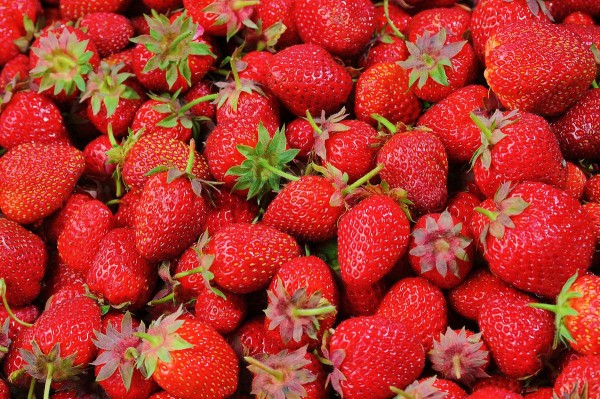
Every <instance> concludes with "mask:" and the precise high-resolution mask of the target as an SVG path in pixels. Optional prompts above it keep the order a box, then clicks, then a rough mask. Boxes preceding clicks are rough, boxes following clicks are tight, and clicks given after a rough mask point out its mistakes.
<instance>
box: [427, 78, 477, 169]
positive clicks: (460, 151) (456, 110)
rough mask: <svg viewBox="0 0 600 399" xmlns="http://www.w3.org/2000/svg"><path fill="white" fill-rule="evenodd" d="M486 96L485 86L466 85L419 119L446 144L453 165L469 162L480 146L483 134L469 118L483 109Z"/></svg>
mask: <svg viewBox="0 0 600 399" xmlns="http://www.w3.org/2000/svg"><path fill="white" fill-rule="evenodd" d="M487 97H488V91H487V89H486V88H485V87H483V86H480V85H469V86H465V87H462V88H460V89H458V90H456V91H454V92H453V93H452V94H450V95H449V96H447V97H446V98H445V99H443V100H442V101H440V102H438V103H436V104H434V105H433V106H432V107H431V108H429V109H428V110H427V111H425V112H424V113H423V114H422V115H421V116H420V117H419V121H418V124H419V125H421V126H426V127H427V128H429V129H431V133H433V134H435V135H436V136H437V138H439V139H440V140H441V142H442V144H444V147H445V148H446V152H447V154H448V160H449V161H450V162H458V163H466V162H468V161H469V160H471V157H472V156H473V154H474V153H475V151H477V148H478V147H479V146H480V145H481V131H480V130H479V129H477V128H476V126H473V123H472V120H471V119H470V116H469V115H470V113H471V112H478V111H479V110H481V109H483V108H484V100H485V99H487Z"/></svg>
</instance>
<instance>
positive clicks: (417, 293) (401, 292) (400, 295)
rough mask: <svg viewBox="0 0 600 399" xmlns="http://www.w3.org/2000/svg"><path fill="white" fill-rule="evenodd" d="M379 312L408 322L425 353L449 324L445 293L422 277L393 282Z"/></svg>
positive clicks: (405, 322)
mask: <svg viewBox="0 0 600 399" xmlns="http://www.w3.org/2000/svg"><path fill="white" fill-rule="evenodd" d="M376 315H377V316H379V317H385V318H387V319H391V320H394V321H397V322H399V323H402V324H403V325H405V326H406V328H407V329H408V330H409V331H411V333H412V334H413V336H414V338H415V340H417V341H418V342H419V343H420V344H421V345H423V349H424V350H425V351H426V352H427V351H429V350H430V349H431V348H432V346H433V340H434V338H437V337H439V335H440V334H441V333H443V332H444V331H445V330H446V327H447V325H448V320H447V317H448V316H447V305H446V299H445V298H444V294H443V293H442V291H441V290H440V289H439V288H437V287H436V286H435V285H433V284H431V283H430V282H429V281H427V280H425V279H424V278H422V277H408V278H404V279H402V280H400V281H398V282H397V283H396V284H394V285H393V286H392V288H390V290H389V291H388V292H387V294H386V295H385V297H383V300H382V301H381V303H380V304H379V308H378V309H377V313H376Z"/></svg>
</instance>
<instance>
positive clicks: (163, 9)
mask: <svg viewBox="0 0 600 399" xmlns="http://www.w3.org/2000/svg"><path fill="white" fill-rule="evenodd" d="M142 3H144V5H145V6H146V7H148V8H150V9H153V10H156V11H158V12H160V13H163V14H164V13H167V12H169V11H171V10H177V9H178V8H181V7H182V5H183V1H182V0H142Z"/></svg>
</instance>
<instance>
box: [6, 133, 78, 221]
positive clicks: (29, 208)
mask: <svg viewBox="0 0 600 399" xmlns="http://www.w3.org/2000/svg"><path fill="white" fill-rule="evenodd" d="M23 165H28V167H27V168H23ZM84 167H85V162H84V158H83V155H82V154H81V152H80V151H79V150H77V149H76V148H74V147H71V146H69V145H67V144H63V143H51V144H42V143H25V144H21V145H18V146H16V147H14V148H12V149H11V150H10V151H8V152H7V153H6V154H5V155H4V156H2V158H0V209H2V212H3V213H4V215H6V217H7V218H9V219H12V220H14V221H16V222H18V223H22V224H29V223H34V222H37V221H40V220H42V219H43V218H45V217H47V216H49V215H51V214H52V213H53V212H54V211H56V210H58V209H59V208H60V207H61V206H62V204H63V203H64V202H65V201H66V200H67V198H68V197H69V195H70V194H71V192H72V191H73V187H75V183H77V180H78V179H79V177H80V176H81V175H82V173H83V170H84ZM49 187H50V188H51V190H49V189H48V188H49Z"/></svg>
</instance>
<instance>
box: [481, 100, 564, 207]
mask: <svg viewBox="0 0 600 399" xmlns="http://www.w3.org/2000/svg"><path fill="white" fill-rule="evenodd" d="M472 119H473V121H474V122H475V124H476V125H477V126H478V127H479V129H480V130H481V146H480V147H479V148H478V149H477V151H476V152H475V154H474V155H473V158H472V160H471V162H472V165H473V174H474V175H475V183H476V184H477V187H478V188H479V189H480V190H481V192H482V193H483V194H485V195H486V196H487V197H492V196H493V195H494V193H495V192H496V191H498V188H499V187H500V185H501V184H503V183H506V182H513V183H515V184H516V183H521V182H525V181H538V182H542V183H547V184H551V185H553V186H556V187H558V188H563V187H564V185H565V183H566V180H567V168H566V165H565V163H564V159H563V157H562V154H561V152H560V148H559V146H558V143H557V141H556V137H555V136H554V134H553V133H552V131H551V130H550V125H549V124H548V122H546V120H545V119H544V118H542V117H541V116H537V115H534V114H530V113H526V112H521V113H517V111H512V112H509V113H504V114H503V113H502V112H501V111H498V110H496V111H495V112H494V114H493V115H492V116H491V117H490V118H484V117H479V116H476V115H475V114H472Z"/></svg>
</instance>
